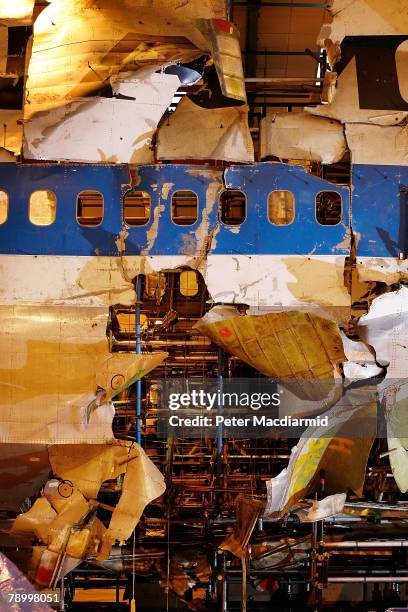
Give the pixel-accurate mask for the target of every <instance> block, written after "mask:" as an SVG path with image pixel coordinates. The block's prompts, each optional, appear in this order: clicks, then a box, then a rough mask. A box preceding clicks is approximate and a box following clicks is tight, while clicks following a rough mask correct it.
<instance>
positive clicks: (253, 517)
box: [219, 495, 265, 558]
mask: <svg viewBox="0 0 408 612" xmlns="http://www.w3.org/2000/svg"><path fill="white" fill-rule="evenodd" d="M264 508H265V501H264V500H261V499H255V498H249V497H245V496H244V495H239V496H238V497H237V500H236V513H237V523H236V525H235V527H234V531H233V532H232V533H231V534H230V535H228V536H227V537H226V538H225V540H223V541H222V542H221V544H220V545H219V549H220V550H226V551H228V552H231V553H232V554H233V555H235V556H236V557H239V558H242V557H245V555H246V553H247V548H248V542H249V539H250V537H251V534H252V532H253V530H254V528H255V525H256V522H257V520H258V518H259V517H260V516H261V514H262V512H263V510H264Z"/></svg>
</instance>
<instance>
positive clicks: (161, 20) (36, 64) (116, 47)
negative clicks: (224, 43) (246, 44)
mask: <svg viewBox="0 0 408 612" xmlns="http://www.w3.org/2000/svg"><path fill="white" fill-rule="evenodd" d="M223 4H224V3H221V2H220V1H219V0H215V1H214V2H211V0H204V1H201V0H188V1H187V2H183V3H179V2H171V3H169V2H164V0H153V1H152V2H151V1H149V2H147V1H144V0H130V1H125V0H120V1H118V2H115V3H112V2H111V0H91V1H88V2H84V0H71V1H70V2H69V3H67V2H65V0H53V2H52V3H51V4H50V5H49V6H47V7H46V8H45V9H44V10H43V11H42V13H41V14H40V15H39V17H38V18H37V20H36V22H35V24H34V42H33V49H32V56H31V60H30V64H29V70H28V79H27V83H26V102H25V107H24V118H25V120H28V119H30V118H31V117H32V116H33V115H34V114H35V113H38V112H42V111H46V110H51V109H52V108H56V107H58V106H61V105H64V104H66V103H67V102H71V101H73V100H75V98H80V97H82V96H87V95H89V94H90V93H92V92H95V91H97V90H98V89H100V88H101V87H103V86H105V85H106V84H107V83H108V82H109V79H110V78H111V77H112V76H113V75H116V74H118V73H119V71H123V70H131V71H132V70H137V69H138V68H140V67H141V66H146V65H157V64H158V65H163V64H167V63H170V62H176V61H184V62H188V61H190V60H192V59H193V58H195V57H197V56H199V55H200V54H201V51H199V50H198V48H197V45H198V47H203V49H204V50H206V49H207V43H206V41H205V38H204V37H203V35H202V34H201V33H200V32H199V30H198V29H197V27H196V26H195V25H194V24H193V20H194V19H200V18H201V19H211V18H220V17H225V13H224V14H222V13H223V12H225V6H223ZM175 41H176V42H175ZM68 45H69V49H70V51H69V54H67V46H68Z"/></svg>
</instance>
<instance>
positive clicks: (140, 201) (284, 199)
mask: <svg viewBox="0 0 408 612" xmlns="http://www.w3.org/2000/svg"><path fill="white" fill-rule="evenodd" d="M8 200H9V199H8V195H7V193H6V192H5V191H0V224H2V223H5V221H6V220H7V215H8V203H9V201H8ZM219 204H220V219H221V221H222V222H223V223H224V224H225V225H241V224H242V223H243V222H244V221H245V219H246V216H247V210H246V209H247V205H246V196H245V194H244V193H243V192H242V191H239V190H237V189H227V190H225V191H223V192H221V194H220V196H219ZM315 208H316V219H317V221H318V223H320V224H321V225H337V224H338V223H340V221H341V214H342V211H341V196H340V194H339V193H337V192H336V191H321V192H320V193H318V194H317V196H316V200H315ZM103 209H104V202H103V196H102V194H101V193H99V192H98V191H91V190H87V191H81V192H80V193H79V194H78V196H77V221H78V223H79V225H83V226H86V227H95V226H97V225H99V224H100V223H101V222H102V219H103V212H104V211H103ZM150 209H151V199H150V196H149V194H148V193H146V192H145V191H128V192H127V193H126V194H125V195H124V197H123V219H124V221H125V223H126V224H127V225H128V226H131V227H132V226H134V227H137V226H141V225H145V224H146V223H148V221H149V219H150ZM56 212H57V197H56V195H55V193H54V192H53V191H45V190H42V191H33V193H32V194H31V195H30V200H29V213H28V214H29V219H30V221H31V223H33V224H34V225H51V224H52V223H53V222H54V221H55V217H56ZM294 218H295V197H294V195H293V193H292V192H291V191H286V190H282V189H277V190H275V191H272V192H271V193H270V194H269V195H268V219H269V221H270V222H271V223H272V225H290V224H291V223H293V221H294ZM171 219H172V221H173V222H174V223H175V224H176V225H193V224H194V223H195V222H196V221H197V219H198V197H197V194H195V193H194V192H193V191H187V190H179V191H175V192H174V194H173V196H172V198H171Z"/></svg>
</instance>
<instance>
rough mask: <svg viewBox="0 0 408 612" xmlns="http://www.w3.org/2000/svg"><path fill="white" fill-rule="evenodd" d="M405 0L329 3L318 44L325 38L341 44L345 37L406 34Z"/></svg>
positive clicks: (361, 0)
mask: <svg viewBox="0 0 408 612" xmlns="http://www.w3.org/2000/svg"><path fill="white" fill-rule="evenodd" d="M406 9H407V5H406V2H405V0H387V1H386V2H384V0H351V1H350V0H333V2H331V6H330V9H329V10H330V13H331V14H332V16H333V19H332V22H331V23H329V24H325V25H323V27H322V29H321V31H320V33H319V37H318V44H319V46H320V47H323V46H324V41H325V39H327V38H329V39H331V40H332V41H336V42H341V41H342V40H343V38H344V37H345V36H361V35H362V34H364V35H365V36H374V35H378V36H387V35H391V34H406V33H407V31H408V13H407V10H406Z"/></svg>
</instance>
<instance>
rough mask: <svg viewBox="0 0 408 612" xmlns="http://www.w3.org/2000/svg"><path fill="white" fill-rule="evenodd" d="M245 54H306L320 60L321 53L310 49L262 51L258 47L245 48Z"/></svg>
mask: <svg viewBox="0 0 408 612" xmlns="http://www.w3.org/2000/svg"><path fill="white" fill-rule="evenodd" d="M245 55H247V56H248V55H255V56H256V55H306V56H309V57H311V58H312V59H314V60H316V61H319V54H318V53H311V52H310V51H260V50H257V49H245ZM247 73H248V71H247Z"/></svg>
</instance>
